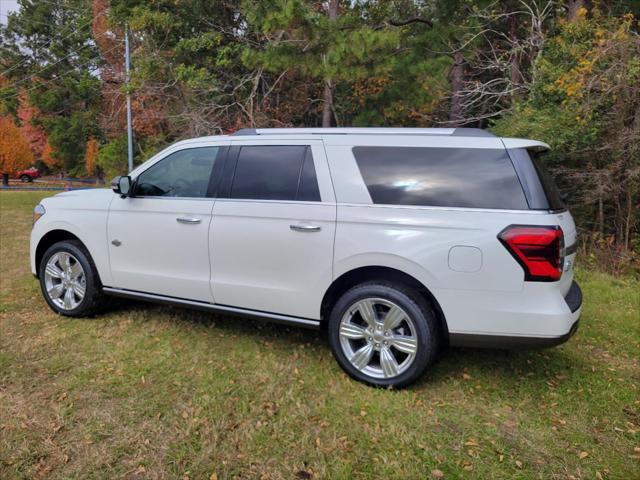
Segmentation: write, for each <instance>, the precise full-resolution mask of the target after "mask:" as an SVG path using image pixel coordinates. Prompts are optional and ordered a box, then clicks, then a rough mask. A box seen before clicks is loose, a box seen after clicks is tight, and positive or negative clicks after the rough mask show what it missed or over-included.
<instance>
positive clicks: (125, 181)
mask: <svg viewBox="0 0 640 480" xmlns="http://www.w3.org/2000/svg"><path fill="white" fill-rule="evenodd" d="M131 185H132V182H131V177H130V176H129V175H122V176H117V177H116V178H114V179H113V180H111V189H112V190H113V191H114V192H115V193H117V194H118V195H120V196H121V197H122V198H125V197H128V196H129V195H130V194H131Z"/></svg>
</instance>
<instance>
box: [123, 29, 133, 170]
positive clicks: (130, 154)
mask: <svg viewBox="0 0 640 480" xmlns="http://www.w3.org/2000/svg"><path fill="white" fill-rule="evenodd" d="M130 62H131V56H130V54H129V27H128V26H125V30H124V71H125V77H126V82H127V153H128V159H129V172H131V170H133V128H132V126H131V93H130V92H129V70H130V67H131V66H130Z"/></svg>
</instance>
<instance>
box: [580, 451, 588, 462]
mask: <svg viewBox="0 0 640 480" xmlns="http://www.w3.org/2000/svg"><path fill="white" fill-rule="evenodd" d="M588 456H589V452H580V455H579V457H580V460H583V459H585V458H587V457H588Z"/></svg>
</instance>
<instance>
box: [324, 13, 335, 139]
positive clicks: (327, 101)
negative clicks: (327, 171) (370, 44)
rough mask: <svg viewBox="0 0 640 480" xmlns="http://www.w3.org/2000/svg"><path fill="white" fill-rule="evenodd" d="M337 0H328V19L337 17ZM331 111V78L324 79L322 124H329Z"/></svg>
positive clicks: (326, 125) (327, 125) (331, 19)
mask: <svg viewBox="0 0 640 480" xmlns="http://www.w3.org/2000/svg"><path fill="white" fill-rule="evenodd" d="M338 7H339V3H338V0H329V11H328V13H329V20H330V21H332V22H335V21H336V20H337V19H338V12H339V11H338ZM332 111H333V84H332V83H331V79H330V78H327V79H325V81H324V94H323V96H322V126H323V127H330V126H331V116H332V115H331V114H332Z"/></svg>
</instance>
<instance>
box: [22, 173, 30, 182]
mask: <svg viewBox="0 0 640 480" xmlns="http://www.w3.org/2000/svg"><path fill="white" fill-rule="evenodd" d="M20 181H21V182H22V183H27V182H30V181H31V177H30V176H29V175H22V176H21V177H20Z"/></svg>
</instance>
